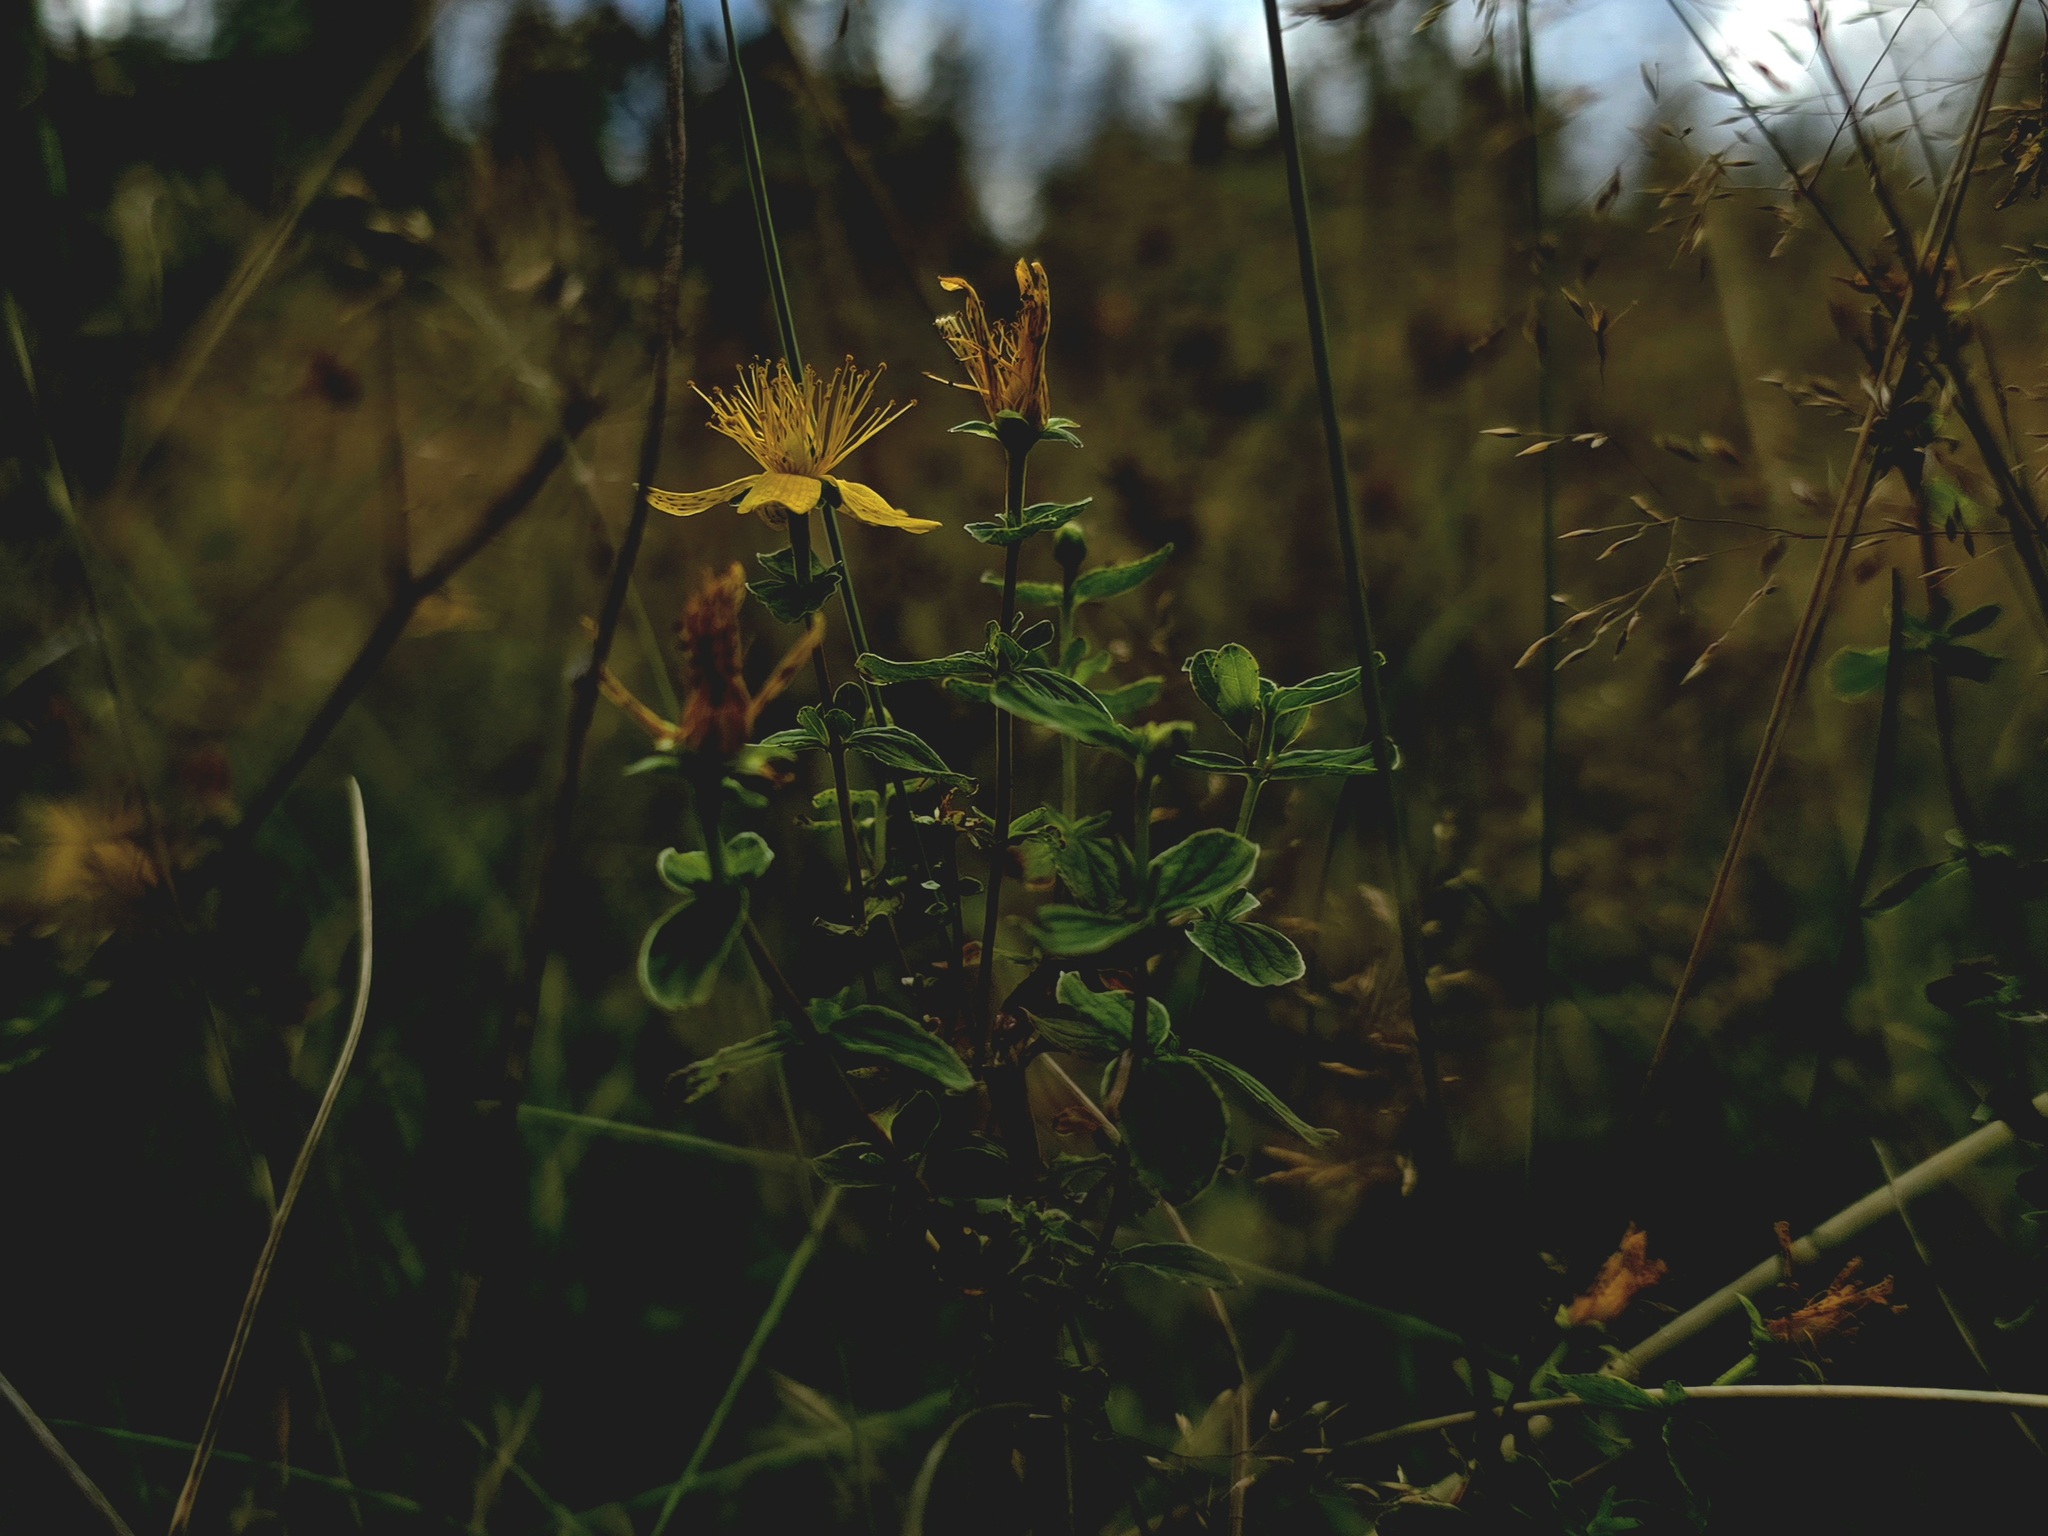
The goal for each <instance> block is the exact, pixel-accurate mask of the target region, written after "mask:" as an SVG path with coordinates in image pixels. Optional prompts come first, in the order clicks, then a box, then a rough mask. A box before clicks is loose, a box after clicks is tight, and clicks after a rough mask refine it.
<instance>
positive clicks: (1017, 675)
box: [989, 667, 1142, 759]
mask: <svg viewBox="0 0 2048 1536" xmlns="http://www.w3.org/2000/svg"><path fill="white" fill-rule="evenodd" d="M989 697H990V698H991V699H992V700H993V702H994V703H995V704H996V705H997V707H999V708H1001V709H1006V710H1008V711H1009V712H1010V713H1011V714H1013V715H1017V716H1020V717H1021V718H1023V719H1026V720H1029V721H1031V722H1032V723H1033V724H1034V725H1042V726H1045V727H1047V728H1049V729H1051V730H1055V731H1058V732H1059V733H1060V734H1061V735H1063V736H1072V737H1073V738H1074V739H1075V740H1077V741H1084V742H1086V743H1087V744H1088V745H1089V746H1091V747H1100V748H1101V749H1102V750H1104V751H1106V752H1115V753H1117V754H1118V755H1119V756H1122V757H1127V758H1132V759H1135V758H1136V757H1137V755H1138V752H1139V749H1140V747H1141V746H1142V741H1141V739H1140V738H1139V737H1138V736H1137V735H1136V734H1135V733H1134V732H1132V731H1129V730H1127V729H1125V728H1124V727H1123V726H1121V725H1119V724H1117V722H1116V721H1115V720H1114V719H1113V718H1112V717H1111V715H1110V713H1109V711H1108V710H1106V709H1104V708H1103V707H1102V701H1101V700H1100V699H1098V698H1096V696H1095V695H1094V694H1093V693H1091V692H1090V691H1089V690H1088V689H1087V688H1086V687H1084V686H1083V685H1082V684H1080V683H1077V682H1075V681H1074V680H1073V679H1072V678H1070V677H1068V676H1066V675H1065V674H1063V673H1060V672H1055V671H1053V670H1052V669H1051V668H1050V667H1026V668H1023V669H1022V670H1020V671H1017V672H1013V673H1010V674H1007V675H1005V676H1003V677H999V678H997V679H996V682H995V686H994V687H993V688H992V689H991V690H990V693H989Z"/></svg>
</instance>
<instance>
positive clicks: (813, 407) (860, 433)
mask: <svg viewBox="0 0 2048 1536" xmlns="http://www.w3.org/2000/svg"><path fill="white" fill-rule="evenodd" d="M881 372H882V371H881V369H879V368H877V369H875V370H873V371H872V372H869V371H866V370H863V369H860V368H856V367H854V365H853V360H852V359H851V358H848V359H847V360H846V361H845V362H843V363H841V364H840V365H839V366H838V367H837V368H835V369H833V370H832V372H831V374H830V376H829V377H820V376H819V374H818V373H817V371H816V370H815V369H813V368H809V367H806V368H805V369H804V371H803V376H802V377H801V378H798V377H796V376H794V375H792V374H791V373H790V371H789V365H788V364H787V363H760V362H755V363H748V364H747V365H746V366H745V367H743V368H742V369H740V379H739V383H738V384H736V385H734V386H733V387H732V388H731V389H729V390H727V389H713V390H711V391H710V392H709V393H706V392H705V391H704V390H702V389H697V386H695V385H692V386H691V388H693V389H697V393H698V395H700V396H701V397H702V398H703V401H704V403H705V404H706V405H708V406H710V407H711V430H712V431H714V432H719V433H723V434H724V435H725V436H727V437H729V438H731V439H732V440H733V441H734V442H736V443H738V444H739V445H740V446H741V447H742V448H744V449H746V450H747V452H748V453H749V454H751V455H752V456H753V460H754V462H755V463H756V464H759V465H760V466H761V470H760V473H758V474H752V475H744V476H742V477H741V478H739V479H737V480H729V481H727V482H726V483H725V484H724V485H716V486H713V487H712V488H711V489H710V490H707V491H659V490H649V491H648V493H647V502H648V505H649V506H652V507H657V508H659V509H660V510H661V511H663V512H669V513H673V514H674V515H675V516H677V517H694V516H696V514H697V513H699V512H709V511H710V510H711V509H712V508H713V507H722V506H725V505H726V504H727V503H729V502H733V501H737V502H738V503H739V510H740V511H741V512H743V513H745V512H761V513H765V514H769V515H770V516H773V515H775V514H778V513H791V512H794V513H797V514H799V515H802V514H805V513H808V512H809V511H810V510H811V509H812V508H814V507H816V506H817V505H818V503H819V501H820V500H821V499H822V498H823V497H824V495H825V489H826V487H827V486H830V487H831V489H832V491H833V492H834V493H835V495H836V496H837V499H838V502H839V505H841V506H842V507H844V508H845V509H846V510H847V511H848V512H850V513H851V514H852V515H853V516H855V517H857V518H859V519H860V520H861V521H862V522H864V523H873V524H874V525H875V526H876V527H878V528H900V529H901V530H903V532H905V533H930V532H931V531H932V530H933V529H934V528H936V527H938V526H939V525H938V524H937V523H935V522H933V521H932V520H931V519H930V518H924V517H912V516H910V515H909V514H908V513H906V512H902V511H899V510H898V509H897V508H895V507H892V506H891V505H890V504H889V502H888V500H887V498H885V497H884V496H883V495H882V494H881V493H880V492H879V491H875V490H872V489H870V488H869V487H867V486H865V485H862V484H860V483H859V482H858V481H856V480H845V479H839V478H837V477H835V476H834V475H833V473H832V471H833V470H834V469H836V468H838V467H839V465H840V464H842V463H844V462H845V461H846V459H847V458H848V457H849V456H850V455H851V454H852V453H853V451H854V450H855V449H856V448H858V447H860V446H861V444H863V443H865V442H866V441H868V439H869V438H871V437H873V436H874V435H875V434H876V433H877V432H879V431H881V430H882V428H884V427H886V426H888V425H889V423H890V422H892V421H894V420H895V419H896V418H897V417H898V416H901V415H902V414H903V413H904V412H905V411H907V410H909V409H910V406H911V405H915V404H916V403H917V402H916V401H915V400H913V401H911V402H910V404H909V405H897V404H896V403H895V402H894V401H891V402H890V403H889V404H887V405H880V406H878V405H876V404H874V396H875V383H876V381H877V380H878V379H879V378H880V377H881Z"/></svg>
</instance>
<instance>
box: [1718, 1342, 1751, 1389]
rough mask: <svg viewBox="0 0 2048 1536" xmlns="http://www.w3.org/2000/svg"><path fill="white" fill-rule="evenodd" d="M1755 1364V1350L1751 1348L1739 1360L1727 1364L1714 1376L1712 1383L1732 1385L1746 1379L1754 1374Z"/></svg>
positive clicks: (1725, 1385) (1724, 1385)
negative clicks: (1725, 1368)
mask: <svg viewBox="0 0 2048 1536" xmlns="http://www.w3.org/2000/svg"><path fill="white" fill-rule="evenodd" d="M1757 1364H1758V1361H1757V1358H1756V1351H1755V1350H1751V1351H1750V1352H1749V1353H1748V1354H1746V1355H1744V1356H1743V1357H1742V1358H1741V1359H1740V1360H1738V1361H1736V1362H1735V1363H1734V1364H1733V1365H1731V1366H1729V1367H1728V1369H1727V1370H1725V1371H1723V1372H1722V1373H1721V1374H1720V1375H1718V1376H1716V1377H1715V1378H1714V1385H1715V1386H1717V1387H1732V1386H1734V1385H1735V1383H1736V1382H1738V1381H1747V1380H1749V1378H1750V1377H1752V1376H1754V1375H1755V1374H1756V1368H1757Z"/></svg>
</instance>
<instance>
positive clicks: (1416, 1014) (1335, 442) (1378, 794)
mask: <svg viewBox="0 0 2048 1536" xmlns="http://www.w3.org/2000/svg"><path fill="white" fill-rule="evenodd" d="M1265 7H1266V45H1267V51H1268V53H1269V55H1270V57H1271V61H1272V66H1273V106H1274V110H1275V112H1276V114H1277V116H1278V119H1279V132H1280V146H1281V148H1282V150H1283V151H1284V152H1285V153H1286V157H1287V196H1288V203H1289V207H1290V210H1291V212H1292V214H1293V218H1294V247H1295V254H1296V256H1297V258H1298V259H1299V262H1300V266H1301V297H1302V303H1303V305H1304V307H1305V309H1306V311H1307V319H1308V339H1309V352H1310V355H1311V357H1312V358H1313V359H1314V362H1315V375H1316V395H1317V400H1318V402H1319V404H1320V405H1321V407H1322V422H1323V447H1324V451H1325V456H1326V458H1327V461H1328V466H1329V473H1330V496H1331V502H1332V509H1333V511H1334V512H1335V514H1336V521H1337V547H1338V550H1339V552H1340V553H1341V555H1342V557H1343V565H1344V601H1345V606H1346V609H1347V610H1348V613H1349V617H1350V621H1351V644H1352V649H1353V650H1354V651H1355V652H1356V653H1357V656H1358V691H1359V696H1360V698H1361V700H1362V701H1363V703H1364V705H1365V723H1366V732H1367V734H1368V735H1369V736H1370V737H1371V738H1372V744H1373V754H1374V758H1375V760H1376V761H1377V762H1378V764H1379V772H1377V773H1374V774H1371V775H1369V776H1368V779H1369V783H1368V786H1367V792H1368V793H1369V794H1371V795H1372V796H1373V798H1374V799H1375V800H1376V801H1377V807H1376V808H1377V809H1378V811H1379V819H1380V832H1381V836H1382V839H1383V840H1384V842H1385V845H1386V857H1387V863H1388V866H1389V868H1390V870H1391V873H1392V876H1393V883H1394V893H1395V901H1396V905H1397V908H1398V912H1399V919H1400V925H1401V968H1402V972H1403V975H1404V976H1405V978H1406V980H1407V985H1408V998H1409V1015H1410V1018H1411V1020H1412V1022H1413V1025H1414V1029H1415V1055H1416V1062H1417V1065H1418V1066H1419V1067H1420V1069H1421V1073H1422V1092H1423V1101H1424V1110H1425V1114H1426V1118H1427V1120H1428V1138H1429V1141H1430V1142H1431V1145H1430V1147H1429V1148H1428V1151H1429V1154H1430V1155H1431V1157H1432V1159H1435V1160H1441V1161H1444V1162H1448V1160H1449V1155H1450V1122H1449V1119H1448V1117H1447V1116H1446V1114H1445V1110H1444V1095H1443V1075H1442V1072H1441V1070H1440V1068H1439V1066H1438V1064H1437V1046H1436V1028H1435V1018H1434V1014H1435V1009H1434V1007H1433V1006H1432V1003H1431V1000H1430V995H1429V971H1428V968H1427V966H1426V965H1425V964H1424V962H1423V958H1422V915H1421V903H1420V902H1419V901H1418V899H1417V897H1416V892H1415V882H1414V877H1413V872H1412V870H1411V869H1410V867H1409V861H1408V839H1407V834H1406V832H1405V830H1404V829H1403V825H1402V819H1401V796H1400V791H1399V788H1398V786H1397V784H1396V775H1395V773H1394V770H1393V763H1394V744H1393V740H1392V737H1391V736H1390V735H1389V733H1388V730H1387V712H1386V703H1385V699H1384V697H1383V695H1382V693H1381V690H1380V679H1379V669H1378V666H1377V665H1376V661H1377V657H1378V654H1379V647H1378V645H1377V644H1376V643H1375V641H1374V637H1373V623H1372V608H1371V603H1370V600H1369V599H1368V598H1367V596H1366V586H1365V568H1364V561H1363V558H1362V556H1361V554H1360V551H1359V545H1358V525H1357V520H1356V517H1355V516H1354V514H1353V511H1352V504H1351V477H1350V473H1349V471H1348V470H1347V469H1346V467H1345V463H1344V431H1343V426H1342V423H1341V422H1340V421H1339V419H1338V415H1337V386H1336V380H1335V378H1334V377H1333V375H1332V373H1331V367H1330V338H1329V330H1328V326H1327V324H1326V323H1325V321H1324V317H1323V292H1322V280H1321V279H1320V277H1318V275H1317V271H1316V249H1315V232H1314V228H1313V226H1312V225H1311V223H1310V220H1309V208H1308V179H1307V175H1306V172H1305V171H1304V169H1303V166H1302V156H1301V134H1300V132H1299V130H1298V129H1297V127H1296V125H1295V121H1294V100H1293V95H1292V93H1291V92H1290V90H1289V89H1288V84H1287V52H1286V47H1285V45H1284V43H1283V42H1282V39H1281V27H1280V3H1279V0H1265Z"/></svg>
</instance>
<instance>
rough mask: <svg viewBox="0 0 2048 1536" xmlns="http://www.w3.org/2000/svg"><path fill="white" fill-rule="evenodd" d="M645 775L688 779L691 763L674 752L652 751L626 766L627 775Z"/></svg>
mask: <svg viewBox="0 0 2048 1536" xmlns="http://www.w3.org/2000/svg"><path fill="white" fill-rule="evenodd" d="M643 775H645V776H651V777H654V778H663V779H687V778H690V777H691V773H690V765H689V764H688V763H685V762H684V761H683V760H682V759H681V758H680V757H678V756H677V755H676V754H675V753H673V752H650V753H648V754H647V756H645V757H636V758H634V759H633V761H632V762H630V763H628V764H627V765H626V768H625V776H626V777H627V778H629V779H637V778H640V777H642V776H643Z"/></svg>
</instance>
